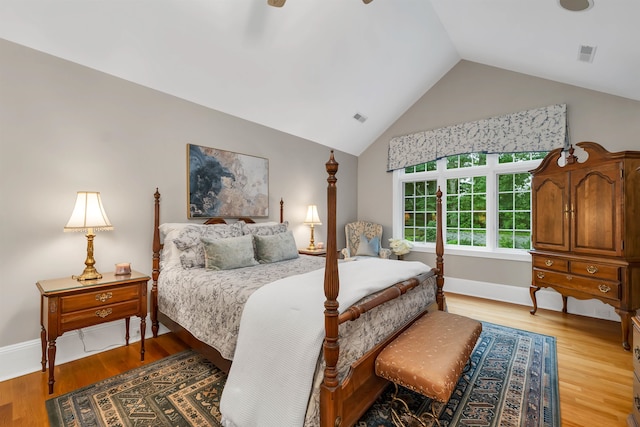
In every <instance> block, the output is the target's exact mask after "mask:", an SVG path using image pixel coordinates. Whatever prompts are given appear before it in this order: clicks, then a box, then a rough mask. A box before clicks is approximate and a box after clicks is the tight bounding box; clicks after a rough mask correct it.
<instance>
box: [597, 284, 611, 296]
mask: <svg viewBox="0 0 640 427" xmlns="http://www.w3.org/2000/svg"><path fill="white" fill-rule="evenodd" d="M598 289H600V292H602V293H603V294H606V293H607V292H609V291H610V290H611V288H610V287H609V286H607V285H605V284H601V285H598Z"/></svg>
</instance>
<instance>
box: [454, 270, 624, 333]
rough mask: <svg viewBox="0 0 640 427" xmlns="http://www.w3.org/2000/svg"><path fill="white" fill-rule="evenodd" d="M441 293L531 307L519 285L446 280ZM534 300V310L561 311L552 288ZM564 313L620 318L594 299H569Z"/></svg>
mask: <svg viewBox="0 0 640 427" xmlns="http://www.w3.org/2000/svg"><path fill="white" fill-rule="evenodd" d="M444 291H445V293H447V292H451V293H454V294H463V295H469V296H474V297H479V298H485V299H490V300H495V301H503V302H509V303H513V304H519V305H524V306H527V307H528V308H529V309H531V308H532V307H533V304H532V303H531V296H530V295H529V288H528V287H527V288H523V287H520V286H510V285H500V284H496V283H488V282H478V281H475V280H466V279H457V278H455V277H447V278H445V281H444ZM536 299H537V301H538V308H544V309H547V310H553V311H562V296H561V295H560V294H559V293H558V292H556V291H554V290H552V289H546V288H542V289H540V290H539V291H538V292H536ZM567 312H568V313H571V314H579V315H582V316H588V317H595V318H597V319H605V320H613V321H616V322H620V316H618V313H616V312H615V310H614V309H613V307H611V306H610V305H608V304H605V303H603V302H601V301H599V300H596V299H590V300H579V299H575V298H572V297H569V301H568V302H567Z"/></svg>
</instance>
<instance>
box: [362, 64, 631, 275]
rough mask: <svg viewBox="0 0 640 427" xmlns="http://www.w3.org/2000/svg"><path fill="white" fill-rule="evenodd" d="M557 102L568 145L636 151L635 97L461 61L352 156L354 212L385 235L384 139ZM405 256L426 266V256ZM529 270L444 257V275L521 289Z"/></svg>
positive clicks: (388, 182)
mask: <svg viewBox="0 0 640 427" xmlns="http://www.w3.org/2000/svg"><path fill="white" fill-rule="evenodd" d="M561 103H564V104H567V110H568V121H569V134H570V138H571V141H572V142H574V143H575V142H579V141H595V142H598V143H600V144H602V145H603V146H604V147H605V148H607V149H608V150H610V151H622V150H640V102H637V101H631V100H629V99H625V98H620V97H616V96H610V95H605V94H603V93H600V92H595V91H590V90H585V89H580V88H578V87H575V86H569V85H565V84H561V83H555V82H551V81H549V80H544V79H539V78H536V77H531V76H527V75H524V74H518V73H513V72H510V71H506V70H503V69H499V68H493V67H488V66H485V65H481V64H477V63H473V62H468V61H461V62H459V63H458V64H457V65H456V66H455V67H454V68H453V69H452V70H451V71H450V72H449V73H448V74H446V75H445V76H444V77H443V78H442V79H441V80H440V81H439V82H438V83H437V84H436V85H435V86H434V87H433V88H432V89H431V90H429V91H428V92H427V93H426V94H425V95H424V96H423V97H422V98H421V99H420V100H419V101H418V102H416V103H415V104H414V105H413V106H412V107H411V108H410V109H409V110H408V111H407V112H406V113H405V114H404V115H403V116H402V117H400V119H398V121H397V122H396V123H394V124H393V125H392V126H391V127H390V128H389V129H388V130H387V131H386V132H385V133H384V134H383V135H382V136H381V137H380V138H378V139H377V140H376V141H375V143H373V144H372V145H371V146H370V147H369V148H368V149H367V150H366V151H365V152H364V153H363V154H361V155H360V157H359V158H358V216H359V217H360V218H362V219H365V218H366V219H370V220H374V221H376V222H379V223H381V224H383V225H384V227H385V236H386V237H390V236H391V232H392V206H391V199H392V174H391V173H387V172H385V170H386V165H387V150H388V147H389V140H390V139H391V138H392V137H394V136H398V135H405V134H409V133H413V132H418V131H423V130H429V129H435V128H439V127H442V126H448V125H453V124H457V123H463V122H467V121H474V120H478V119H482V118H487V117H493V116H496V115H501V114H506V113H511V112H516V111H521V110H528V109H531V108H536V107H543V106H546V105H551V104H561ZM408 258H410V259H420V260H423V261H425V262H427V263H429V264H430V265H434V258H433V256H432V255H429V254H424V253H416V252H414V253H412V254H410V255H409V257H408ZM530 268H531V265H530V262H518V261H501V260H493V259H487V258H471V257H462V256H448V257H447V256H446V254H445V270H446V275H447V276H449V277H456V278H461V279H469V280H477V281H482V282H490V283H498V284H510V285H516V286H529V282H530V277H531V272H530Z"/></svg>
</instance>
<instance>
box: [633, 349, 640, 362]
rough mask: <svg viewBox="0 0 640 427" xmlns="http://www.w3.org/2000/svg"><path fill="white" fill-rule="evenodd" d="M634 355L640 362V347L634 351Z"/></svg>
mask: <svg viewBox="0 0 640 427" xmlns="http://www.w3.org/2000/svg"><path fill="white" fill-rule="evenodd" d="M633 354H635V356H636V360H637V361H638V362H640V347H638V346H636V348H634V349H633Z"/></svg>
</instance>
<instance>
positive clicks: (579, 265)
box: [570, 261, 620, 281]
mask: <svg viewBox="0 0 640 427" xmlns="http://www.w3.org/2000/svg"><path fill="white" fill-rule="evenodd" d="M570 271H571V272H572V273H574V274H580V275H582V276H588V277H596V278H598V279H605V280H615V281H617V280H620V267H618V266H615V265H607V264H600V263H597V262H584V261H571V268H570Z"/></svg>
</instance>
